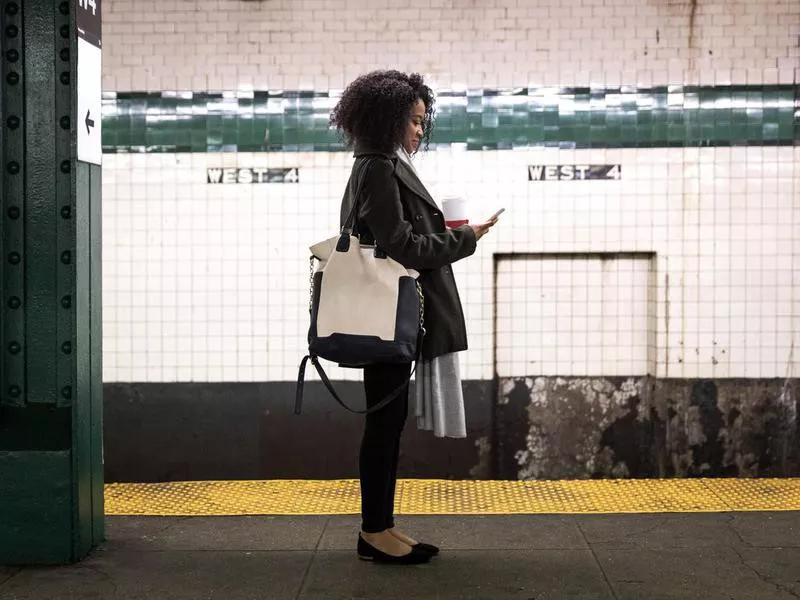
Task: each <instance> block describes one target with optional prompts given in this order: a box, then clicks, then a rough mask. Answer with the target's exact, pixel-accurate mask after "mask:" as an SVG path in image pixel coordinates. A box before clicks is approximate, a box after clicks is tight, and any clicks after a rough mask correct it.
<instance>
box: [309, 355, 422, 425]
mask: <svg viewBox="0 0 800 600" xmlns="http://www.w3.org/2000/svg"><path fill="white" fill-rule="evenodd" d="M420 345H421V344H420ZM309 359H310V360H311V364H312V365H314V368H315V369H316V370H317V373H319V377H320V379H322V383H323V384H325V387H326V388H328V391H329V392H330V394H331V396H333V399H334V400H336V402H338V403H339V404H340V405H341V406H342V407H343V408H345V409H347V410H349V411H350V412H351V413H355V414H358V415H369V414H372V413H374V412H378V411H379V410H381V409H382V408H383V407H385V406H386V405H387V404H389V403H390V402H391V401H392V400H394V399H395V398H397V396H399V395H400V393H401V392H402V391H403V388H404V387H406V386H407V385H408V383H409V381H411V378H412V377H414V373H415V372H416V371H417V365H418V364H419V361H417V362H416V363H414V368H413V369H412V371H411V375H409V377H408V380H407V381H404V382H403V383H401V384H400V385H399V386H397V387H396V388H395V389H393V390H392V391H391V392H389V394H388V395H387V396H385V397H384V398H383V399H382V400H381V401H380V402H378V403H377V404H376V405H375V406H371V407H370V408H365V409H364V410H356V409H355V408H350V407H349V406H348V405H347V404H346V403H345V402H344V400H342V399H341V398H340V397H339V394H337V393H336V388H334V387H333V384H332V383H331V380H330V379H329V378H328V374H327V373H325V369H323V368H322V365H321V364H319V359H318V358H317V357H316V356H312V355H310V354H309V355H307V356H304V357H303V360H302V361H300V372H299V373H298V375H297V392H296V393H295V399H294V414H296V415H299V414H300V412H301V411H302V407H303V387H304V385H305V379H306V363H308V361H309Z"/></svg>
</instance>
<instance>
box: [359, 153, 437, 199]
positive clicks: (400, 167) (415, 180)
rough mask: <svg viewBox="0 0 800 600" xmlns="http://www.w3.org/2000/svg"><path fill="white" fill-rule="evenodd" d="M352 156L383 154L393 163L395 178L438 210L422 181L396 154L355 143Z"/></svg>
mask: <svg viewBox="0 0 800 600" xmlns="http://www.w3.org/2000/svg"><path fill="white" fill-rule="evenodd" d="M353 156H355V157H356V158H359V157H362V156H385V157H386V158H388V159H389V160H391V161H392V162H393V163H394V172H395V175H397V178H398V179H399V180H400V181H402V182H403V184H404V185H405V186H406V187H407V188H408V189H410V190H411V191H412V192H414V193H415V194H416V195H417V196H419V197H420V198H422V199H423V200H425V201H426V202H427V203H428V204H430V205H431V207H432V208H435V209H437V210H438V208H439V207H438V206H437V205H436V201H435V200H434V199H433V196H431V195H430V193H429V192H428V190H427V189H426V188H425V185H424V184H423V183H422V181H420V179H419V177H417V174H416V173H415V172H414V171H413V170H412V169H411V168H410V167H409V166H408V165H407V164H406V163H405V162H403V161H402V160H400V158H399V157H398V156H397V155H396V154H386V153H385V152H381V151H380V150H375V149H373V148H369V147H368V146H359V145H356V147H355V148H354V149H353Z"/></svg>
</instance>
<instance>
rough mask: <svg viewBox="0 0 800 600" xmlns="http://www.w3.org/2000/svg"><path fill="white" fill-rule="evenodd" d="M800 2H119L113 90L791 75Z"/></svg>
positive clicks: (112, 31) (107, 23) (115, 0)
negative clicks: (417, 77) (390, 78)
mask: <svg viewBox="0 0 800 600" xmlns="http://www.w3.org/2000/svg"><path fill="white" fill-rule="evenodd" d="M798 34H800V16H798V6H797V0H696V1H693V0H658V1H653V0H559V1H557V2H556V1H553V0H481V1H480V2H478V1H476V0H260V1H259V0H247V1H245V0H163V1H160V0H159V1H156V0H136V1H135V2H123V1H122V0H111V1H110V2H107V3H105V4H103V61H104V67H105V68H106V70H105V74H104V88H105V89H108V90H118V91H127V90H136V91H145V90H208V89H211V90H233V89H238V88H240V87H255V88H256V89H282V88H285V89H328V88H331V89H337V88H342V87H344V85H345V84H346V83H347V82H348V81H349V80H351V79H352V78H353V77H355V76H356V75H358V74H360V73H362V72H363V71H365V70H369V69H372V68H376V67H385V66H387V65H389V66H394V67H397V68H399V69H401V70H405V71H409V70H414V71H421V72H424V73H426V74H428V75H430V76H432V77H433V80H434V81H435V83H436V85H437V86H442V87H451V86H456V85H467V86H473V87H476V86H477V87H480V86H484V87H497V86H520V85H529V84H547V85H575V84H582V85H586V84H589V83H594V84H598V85H604V84H608V85H615V84H620V83H628V84H640V85H649V84H651V83H667V82H670V83H680V82H684V83H698V82H699V83H706V84H715V83H777V82H781V83H791V82H793V81H794V80H795V77H796V75H795V72H796V70H797V69H798V57H800V47H798V45H797V36H798Z"/></svg>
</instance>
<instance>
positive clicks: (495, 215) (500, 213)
mask: <svg viewBox="0 0 800 600" xmlns="http://www.w3.org/2000/svg"><path fill="white" fill-rule="evenodd" d="M505 210H506V209H505V208H501V209H500V210H498V211H497V212H496V213H494V214H493V215H492V216H491V217H489V218H488V219H486V222H487V223H488V222H489V221H491V220H493V219H496V218H497V217H499V216H500V215H502V214H503V213H504V212H505Z"/></svg>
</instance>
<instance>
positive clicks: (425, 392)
mask: <svg viewBox="0 0 800 600" xmlns="http://www.w3.org/2000/svg"><path fill="white" fill-rule="evenodd" d="M415 388H416V389H415V394H414V397H412V398H409V402H410V403H411V412H412V414H413V415H414V416H415V417H417V427H418V428H419V429H424V430H425V431H433V435H435V436H436V437H450V438H465V437H467V427H466V420H465V417H464V393H463V391H462V389H461V375H460V373H459V368H458V355H457V354H456V353H455V352H453V353H451V354H445V355H444V356H437V357H436V358H434V359H432V360H426V361H422V362H420V363H419V364H418V365H417V372H416V380H415Z"/></svg>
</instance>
